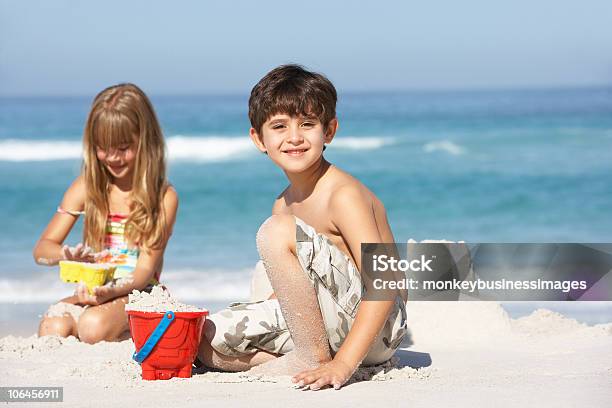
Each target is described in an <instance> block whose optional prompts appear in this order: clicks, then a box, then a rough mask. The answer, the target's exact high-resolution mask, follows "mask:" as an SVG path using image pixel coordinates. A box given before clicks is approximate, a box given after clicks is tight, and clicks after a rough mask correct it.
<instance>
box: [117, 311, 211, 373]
mask: <svg viewBox="0 0 612 408" xmlns="http://www.w3.org/2000/svg"><path fill="white" fill-rule="evenodd" d="M127 314H128V320H129V323H130V333H131V335H132V340H133V341H134V345H135V346H136V353H138V352H139V351H140V350H141V349H142V348H143V346H145V343H146V342H147V340H148V339H149V337H151V334H152V333H153V332H154V331H155V329H156V328H157V326H158V325H160V322H161V321H162V319H163V318H165V317H166V316H167V313H157V312H141V311H135V310H128V311H127ZM207 315H208V311H201V312H175V313H174V314H173V320H172V321H170V322H169V323H168V322H167V328H166V329H165V331H163V334H162V335H161V337H160V338H159V341H158V342H157V344H155V345H154V346H153V348H152V350H151V351H150V353H148V355H147V356H146V357H145V359H144V361H142V362H141V367H142V379H143V380H169V379H170V378H172V377H181V378H189V377H191V365H192V363H193V360H194V359H195V356H196V354H197V352H198V347H199V345H200V338H201V336H202V328H203V327H204V322H205V321H206V316H207ZM168 316H169V315H168ZM136 353H134V354H135V355H136Z"/></svg>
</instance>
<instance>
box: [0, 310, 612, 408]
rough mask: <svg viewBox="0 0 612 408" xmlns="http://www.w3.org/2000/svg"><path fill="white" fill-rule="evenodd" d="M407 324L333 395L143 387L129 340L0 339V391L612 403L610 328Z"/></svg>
mask: <svg viewBox="0 0 612 408" xmlns="http://www.w3.org/2000/svg"><path fill="white" fill-rule="evenodd" d="M408 317H409V322H410V329H411V336H410V339H409V341H408V342H406V345H405V347H402V349H400V350H399V351H398V353H397V360H394V361H393V362H392V363H390V364H387V366H386V367H378V368H374V369H364V370H360V372H359V373H358V375H357V376H356V377H358V378H357V380H359V381H352V382H351V383H350V384H349V385H347V386H345V387H343V388H342V389H341V390H339V391H335V390H321V391H316V392H315V391H300V390H296V389H293V388H292V387H291V383H290V382H289V380H288V378H286V377H281V378H271V377H251V376H247V375H245V374H229V373H214V372H208V373H205V374H201V375H194V377H192V378H191V379H177V378H175V379H172V380H169V381H142V380H141V379H140V368H139V366H138V364H137V363H135V362H133V361H132V360H131V354H132V352H133V351H134V348H133V345H132V343H131V341H129V340H128V341H123V342H120V343H100V344H96V345H87V344H83V343H80V342H79V341H77V340H76V339H74V338H68V339H59V338H56V337H45V338H36V337H35V336H32V337H28V338H21V337H12V336H8V337H4V338H2V339H0V378H1V379H2V380H0V385H1V386H9V385H11V386H17V385H22V386H26V385H27V386H63V387H64V401H65V402H64V403H63V404H61V406H62V407H81V406H94V407H98V406H99V407H107V406H125V405H134V406H136V405H137V406H147V407H149V406H159V407H162V406H163V407H167V406H180V407H200V406H217V407H227V406H236V407H238V406H239V407H266V408H269V407H270V406H287V407H290V406H291V407H292V406H304V407H310V406H335V407H345V406H374V407H376V406H380V407H395V406H398V407H399V406H401V407H432V406H433V407H437V406H469V407H480V406H495V407H496V408H498V407H507V406H513V407H515V406H520V407H542V406H545V407H546V406H588V407H604V406H612V323H608V324H600V325H597V326H587V325H584V324H580V323H578V322H577V321H575V320H572V319H567V318H565V317H563V316H561V315H559V314H557V313H554V312H550V311H547V310H538V311H536V312H534V313H533V314H532V315H530V316H527V317H524V318H520V319H510V318H509V317H508V315H507V314H506V313H505V311H504V310H503V309H502V308H501V307H500V306H499V305H498V304H497V303H492V302H437V303H434V302H409V303H408ZM411 342H413V344H411ZM394 364H395V365H397V366H399V367H398V368H393V367H392V366H393V365H394ZM410 366H412V367H414V368H412V367H410ZM44 405H45V404H40V405H38V404H37V405H36V406H41V407H42V406H44ZM20 406H21V405H20ZM24 406H25V405H24ZM53 406H59V405H58V404H55V405H53Z"/></svg>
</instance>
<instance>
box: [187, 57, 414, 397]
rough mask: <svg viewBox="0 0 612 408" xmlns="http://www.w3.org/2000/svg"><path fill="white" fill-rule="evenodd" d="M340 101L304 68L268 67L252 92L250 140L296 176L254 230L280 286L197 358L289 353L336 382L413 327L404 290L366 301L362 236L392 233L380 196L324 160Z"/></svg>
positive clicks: (244, 364) (248, 363) (232, 365)
mask: <svg viewBox="0 0 612 408" xmlns="http://www.w3.org/2000/svg"><path fill="white" fill-rule="evenodd" d="M336 100H337V96H336V90H335V88H334V86H333V85H332V83H331V82H330V81H329V80H328V79H327V78H325V77H324V76H323V75H320V74H317V73H313V72H309V71H307V70H305V69H303V68H302V67H300V66H297V65H284V66H280V67H278V68H276V69H274V70H272V71H271V72H269V73H268V74H267V75H266V76H265V77H264V78H262V79H261V80H260V81H259V83H258V84H257V85H256V86H255V87H254V88H253V90H252V92H251V97H250V99H249V118H250V121H251V125H252V128H251V130H250V135H251V139H252V140H253V143H255V145H256V146H257V148H258V149H259V150H260V151H262V152H263V153H265V154H267V155H268V157H269V158H270V159H271V160H272V161H273V162H274V163H275V164H276V165H277V166H279V167H280V168H281V169H282V170H283V171H284V172H285V175H286V176H287V178H288V179H289V183H290V184H289V186H288V187H287V188H286V189H285V190H284V191H283V192H282V193H281V195H280V196H278V197H277V199H276V201H275V203H274V206H273V208H272V216H271V217H270V218H269V219H268V220H266V222H264V224H263V225H262V226H261V227H260V229H259V231H258V234H257V248H258V250H259V254H260V256H261V259H262V261H263V263H264V266H265V269H266V273H267V275H268V278H269V280H270V283H271V285H272V288H273V289H274V293H273V294H272V295H271V296H270V298H269V299H267V300H263V301H259V302H249V303H236V304H232V305H230V307H229V308H228V309H225V310H223V311H221V312H219V313H216V314H214V315H212V316H211V317H210V321H209V322H207V326H206V329H205V336H204V339H203V341H202V343H201V345H200V351H199V356H198V357H199V358H200V359H201V360H202V361H204V363H205V364H206V365H207V366H211V367H216V368H220V369H224V370H230V371H242V370H248V369H250V368H251V367H254V366H256V365H259V364H262V363H266V362H268V363H267V364H266V365H265V366H274V363H277V362H278V361H280V360H283V359H284V360H285V364H290V367H291V368H289V369H290V370H293V373H296V372H297V371H299V373H297V374H296V375H295V376H294V377H293V379H292V380H293V381H294V382H297V383H299V385H301V386H306V387H308V388H310V389H312V390H316V389H320V388H322V387H325V386H330V385H331V386H334V387H335V388H339V387H340V386H342V384H344V383H345V382H346V381H347V380H348V379H349V378H350V376H351V375H352V374H353V372H354V371H355V370H356V369H357V367H358V366H359V365H360V364H362V363H363V364H367V365H371V364H379V363H382V362H384V361H386V360H388V359H389V358H390V357H391V356H392V355H393V353H394V352H395V350H396V349H397V347H399V344H400V343H401V340H402V338H403V336H404V334H405V333H406V310H405V303H404V302H405V300H406V299H405V293H402V295H401V296H399V295H398V296H397V297H396V299H395V300H385V301H369V300H365V299H363V300H362V297H363V295H364V292H365V287H364V284H363V282H362V279H361V277H360V273H359V269H358V268H357V267H356V265H357V266H358V265H361V243H362V242H373V243H381V242H393V235H392V233H391V230H390V227H389V224H388V223H387V218H386V213H385V209H384V207H383V205H382V204H381V202H380V201H379V200H378V199H377V198H376V196H374V194H373V193H372V192H370V191H369V190H368V189H367V188H366V187H365V186H364V185H363V184H361V183H360V182H359V181H358V180H356V179H355V178H353V177H351V176H350V175H349V174H347V173H345V172H343V171H342V170H340V169H338V168H337V167H335V166H333V165H332V164H330V163H329V162H327V161H326V160H325V158H324V157H323V151H324V150H325V144H328V143H330V142H331V141H332V139H333V138H334V135H335V133H336V130H337V129H338V120H337V118H336ZM289 351H293V353H289V354H287V353H288V352H289ZM285 354H286V355H285ZM283 355H284V356H283ZM279 356H283V357H281V358H280V359H278V360H277V358H278V357H279ZM332 357H333V358H332ZM275 360H276V361H275ZM287 361H290V362H289V363H288V362H287ZM276 366H278V364H276ZM286 367H287V366H286Z"/></svg>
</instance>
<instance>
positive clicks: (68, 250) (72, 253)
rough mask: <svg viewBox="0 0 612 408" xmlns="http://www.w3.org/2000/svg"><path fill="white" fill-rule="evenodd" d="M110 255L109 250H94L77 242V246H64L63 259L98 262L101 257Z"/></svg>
mask: <svg viewBox="0 0 612 408" xmlns="http://www.w3.org/2000/svg"><path fill="white" fill-rule="evenodd" d="M106 255H108V251H106V250H104V251H102V252H93V250H92V249H91V248H90V247H88V246H85V245H83V244H77V246H75V247H69V246H68V245H64V246H63V247H62V256H63V259H65V260H67V261H77V262H90V263H92V262H97V261H98V260H99V259H101V258H103V257H105V256H106Z"/></svg>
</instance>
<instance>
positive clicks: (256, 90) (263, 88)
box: [249, 64, 338, 133]
mask: <svg viewBox="0 0 612 408" xmlns="http://www.w3.org/2000/svg"><path fill="white" fill-rule="evenodd" d="M337 99H338V95H337V93H336V88H334V85H333V84H332V83H331V81H330V80H329V79H327V78H326V77H325V76H324V75H322V74H318V73H316V72H311V71H308V70H306V69H304V67H302V66H300V65H295V64H289V65H281V66H280V67H277V68H274V69H273V70H272V71H270V72H268V73H267V74H266V76H264V77H263V78H262V79H261V80H260V81H259V82H258V83H257V85H255V86H254V87H253V90H252V91H251V97H250V98H249V119H250V120H251V126H253V128H254V129H255V130H256V131H257V133H261V127H262V126H263V124H264V123H265V122H266V120H268V119H269V118H270V117H271V116H273V115H276V114H278V113H284V114H287V115H290V116H299V115H304V116H310V115H313V116H316V117H317V118H318V119H319V120H320V121H321V124H323V127H324V128H325V129H327V125H329V122H330V121H331V120H332V119H334V118H335V117H336V101H337Z"/></svg>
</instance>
